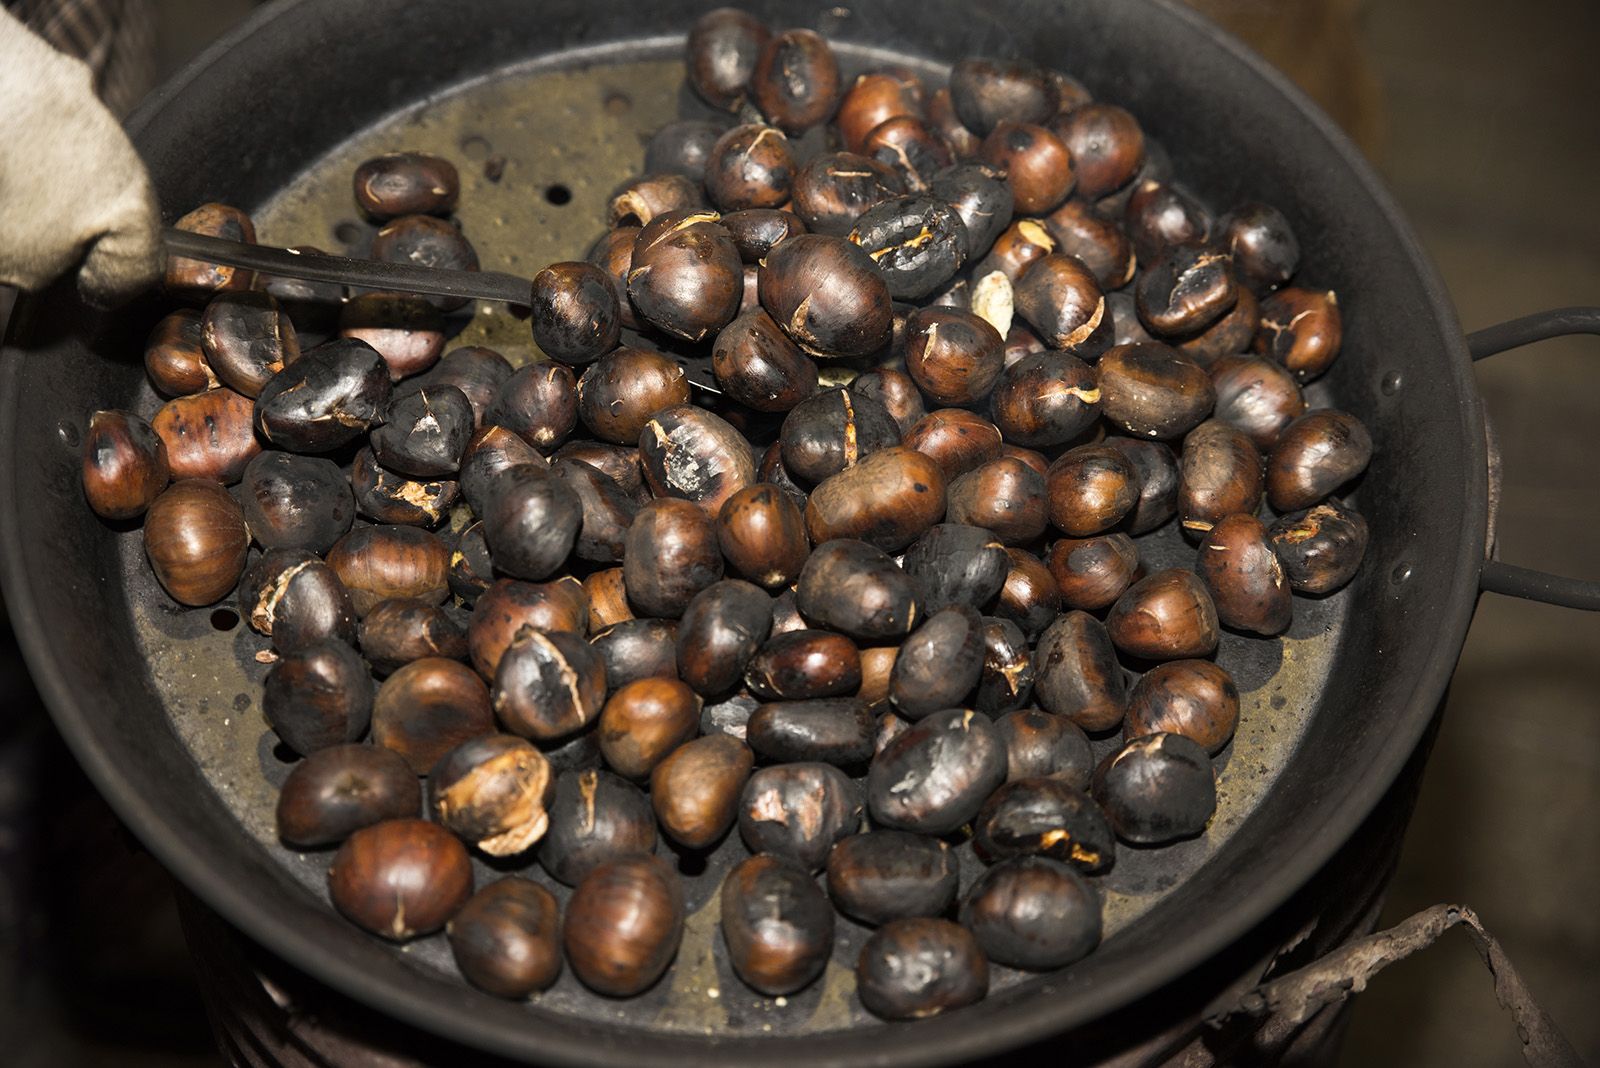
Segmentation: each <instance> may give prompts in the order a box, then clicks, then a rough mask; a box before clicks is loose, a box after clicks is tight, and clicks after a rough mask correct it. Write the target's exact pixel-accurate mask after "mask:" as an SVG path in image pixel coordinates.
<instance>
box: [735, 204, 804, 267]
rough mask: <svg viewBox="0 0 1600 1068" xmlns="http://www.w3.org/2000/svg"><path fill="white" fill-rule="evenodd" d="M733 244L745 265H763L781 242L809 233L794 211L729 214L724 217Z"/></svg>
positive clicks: (770, 209) (752, 211)
mask: <svg viewBox="0 0 1600 1068" xmlns="http://www.w3.org/2000/svg"><path fill="white" fill-rule="evenodd" d="M722 225H723V226H724V227H726V228H727V230H728V233H729V235H730V236H732V238H733V243H734V245H736V246H737V247H738V249H739V258H740V259H742V260H744V262H745V266H747V267H748V266H750V265H752V264H757V263H760V262H761V261H762V260H764V259H766V258H767V253H769V252H771V251H772V250H773V249H774V248H776V247H777V246H778V245H779V244H780V243H782V242H784V241H787V240H789V238H791V237H797V236H799V235H800V234H803V233H805V232H806V224H805V223H804V222H802V221H801V219H800V216H798V215H796V214H795V213H794V212H792V211H779V210H777V209H775V208H748V209H746V210H744V211H730V212H727V213H725V214H724V215H723V216H722Z"/></svg>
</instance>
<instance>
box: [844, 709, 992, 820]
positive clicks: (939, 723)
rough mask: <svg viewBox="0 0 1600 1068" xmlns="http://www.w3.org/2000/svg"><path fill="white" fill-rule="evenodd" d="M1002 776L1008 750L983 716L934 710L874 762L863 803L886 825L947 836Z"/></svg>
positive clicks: (975, 807) (982, 801) (874, 816)
mask: <svg viewBox="0 0 1600 1068" xmlns="http://www.w3.org/2000/svg"><path fill="white" fill-rule="evenodd" d="M1005 777H1006V747H1005V742H1004V741H1002V740H1001V738H1000V735H999V734H998V733H996V731H995V729H994V724H993V723H992V722H991V721H990V720H989V718H988V717H987V716H983V715H980V714H978V713H976V712H970V711H967V710H965V709H960V708H952V709H948V710H946V711H944V712H936V713H934V714H933V715H931V716H928V717H927V718H925V719H923V720H922V721H920V722H918V723H914V724H912V725H911V727H910V729H908V730H907V731H906V732H905V733H903V734H901V735H900V736H898V737H897V738H895V739H894V740H893V741H891V742H890V743H889V744H888V745H887V746H885V747H884V749H883V750H882V752H880V753H878V755H877V756H876V757H874V758H873V761H872V767H871V768H870V769H869V770H868V772H867V805H868V807H869V809H870V811H871V813H872V818H873V820H874V821H875V822H876V823H878V824H881V825H883V826H885V827H894V828H898V829H900V830H907V831H920V832H922V833H923V834H948V833H950V832H951V831H953V830H955V829H956V828H958V827H960V826H961V825H962V824H964V823H966V822H967V821H968V820H970V819H972V817H973V816H975V815H977V813H978V809H979V808H981V807H982V806H983V803H984V799H985V798H987V797H988V796H989V795H990V794H991V793H993V792H994V790H995V788H996V787H998V786H999V785H1000V784H1001V783H1002V782H1004V781H1005Z"/></svg>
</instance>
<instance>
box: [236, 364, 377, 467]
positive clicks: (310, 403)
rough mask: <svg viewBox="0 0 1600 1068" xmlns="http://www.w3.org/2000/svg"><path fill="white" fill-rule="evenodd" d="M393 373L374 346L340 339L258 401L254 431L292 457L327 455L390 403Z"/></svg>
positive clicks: (276, 380)
mask: <svg viewBox="0 0 1600 1068" xmlns="http://www.w3.org/2000/svg"><path fill="white" fill-rule="evenodd" d="M390 389H391V386H390V382H389V371H388V368H387V367H386V366H385V364H384V360H383V357H382V356H380V355H379V354H378V352H377V350H375V349H374V348H373V347H372V346H371V345H368V344H367V343H366V342H364V341H359V340H356V339H352V338H341V339H338V340H335V341H330V342H328V343H327V344H325V345H318V346H317V347H316V348H314V349H311V350H310V351H309V352H306V353H305V354H304V355H302V356H301V357H300V359H298V360H296V361H295V362H294V363H292V364H290V365H289V366H287V367H285V368H284V369H283V370H282V371H280V372H278V373H277V374H276V375H274V376H273V377H272V379H271V381H269V382H267V383H266V385H265V386H263V387H262V389H261V393H260V395H259V396H257V397H256V406H255V427H256V430H258V431H259V432H260V434H261V436H262V437H264V438H266V439H267V440H268V441H270V442H272V443H273V444H274V445H277V446H279V447H281V448H285V449H289V450H291V451H293V452H327V451H329V450H331V449H336V448H338V447H339V446H340V445H343V444H345V443H346V442H349V441H353V440H355V439H356V438H358V437H360V436H361V435H362V434H364V433H366V431H367V430H368V428H370V427H371V426H372V425H373V424H374V423H376V422H377V421H378V420H379V418H380V417H381V415H382V413H383V411H384V409H385V408H386V407H387V406H388V404H389V394H390Z"/></svg>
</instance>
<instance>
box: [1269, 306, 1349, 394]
mask: <svg viewBox="0 0 1600 1068" xmlns="http://www.w3.org/2000/svg"><path fill="white" fill-rule="evenodd" d="M1343 341H1344V325H1343V322H1342V320H1341V319H1340V316H1339V296H1338V294H1336V293H1335V292H1334V291H1333V290H1331V289H1327V290H1321V289H1300V288H1290V289H1280V290H1279V291H1278V292H1276V293H1274V294H1272V295H1271V296H1269V297H1267V298H1265V299H1264V300H1262V302H1261V326H1260V327H1259V329H1258V330H1257V332H1256V339H1255V345H1254V349H1255V351H1256V352H1258V353H1261V354H1262V355H1264V356H1267V357H1269V358H1271V359H1273V360H1276V361H1277V362H1278V363H1281V364H1282V365H1283V366H1284V367H1285V368H1287V369H1288V370H1289V373H1291V374H1293V375H1294V377H1295V380H1296V381H1298V382H1309V381H1311V380H1312V379H1313V378H1317V377H1319V376H1321V375H1322V373H1323V372H1324V371H1326V370H1327V369H1328V368H1329V367H1331V366H1332V365H1333V361H1334V360H1336V359H1337V358H1338V356H1339V346H1340V345H1341V344H1342V343H1343Z"/></svg>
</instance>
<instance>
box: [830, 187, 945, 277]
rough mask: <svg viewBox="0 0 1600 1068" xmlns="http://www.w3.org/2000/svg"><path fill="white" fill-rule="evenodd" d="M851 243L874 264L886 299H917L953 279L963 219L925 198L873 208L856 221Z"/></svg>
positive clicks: (883, 203)
mask: <svg viewBox="0 0 1600 1068" xmlns="http://www.w3.org/2000/svg"><path fill="white" fill-rule="evenodd" d="M849 240H850V241H851V243H852V244H855V245H858V246H860V247H861V249H862V250H863V251H865V252H866V254H867V255H868V256H869V257H870V258H871V260H872V262H873V263H875V264H876V265H877V267H878V272H879V273H880V274H881V275H882V276H883V278H884V280H885V281H886V282H887V283H888V286H889V295H890V296H891V297H894V298H896V299H899V300H921V299H922V298H924V297H926V296H928V294H930V293H932V292H933V291H934V290H936V289H938V288H939V287H940V286H942V285H944V284H945V283H946V282H948V281H949V280H950V279H951V278H953V277H955V273H956V272H957V271H958V270H960V269H961V265H962V263H963V262H965V260H966V256H967V248H968V244H969V238H968V237H967V227H966V223H965V222H964V221H963V220H962V218H961V215H960V214H959V213H958V212H957V211H956V210H955V208H953V207H951V206H950V205H949V204H948V203H946V202H944V201H942V200H936V199H934V198H933V197H929V196H907V197H894V198H892V199H889V200H884V201H881V202H879V203H877V204H874V205H873V206H872V207H870V208H868V209H867V210H866V211H865V212H863V213H862V214H861V216H860V217H859V218H858V219H856V222H855V226H854V227H853V228H852V229H851V231H850V235H849Z"/></svg>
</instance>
